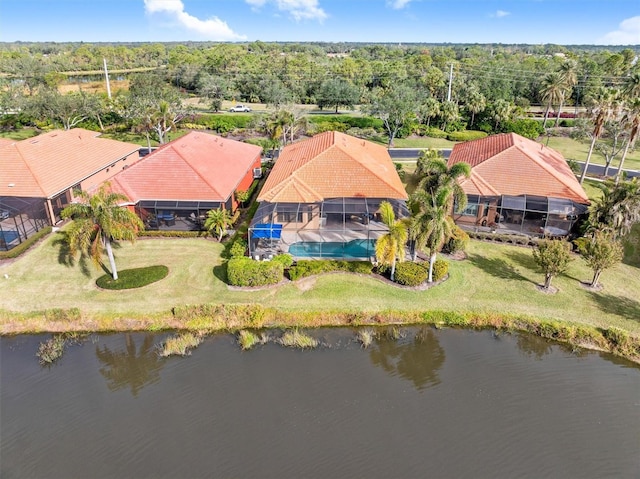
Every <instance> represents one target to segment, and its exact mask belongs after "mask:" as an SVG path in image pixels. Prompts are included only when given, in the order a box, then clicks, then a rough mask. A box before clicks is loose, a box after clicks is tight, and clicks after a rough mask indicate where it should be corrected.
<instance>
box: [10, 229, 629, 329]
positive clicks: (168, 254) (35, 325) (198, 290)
mask: <svg viewBox="0 0 640 479" xmlns="http://www.w3.org/2000/svg"><path fill="white" fill-rule="evenodd" d="M56 240H57V235H55V234H54V235H51V236H50V237H49V238H47V239H46V240H45V241H43V242H42V243H41V244H40V245H38V246H36V247H35V248H33V249H32V250H31V251H29V252H27V253H26V254H25V255H24V256H23V257H21V258H19V259H18V260H15V261H14V262H12V263H4V264H1V265H0V284H1V285H2V287H0V304H2V308H3V309H2V310H0V333H3V334H11V333H18V332H36V331H37V332H41V331H64V330H66V329H75V330H82V329H89V330H96V331H109V330H126V329H154V328H155V329H161V328H176V327H177V328H180V327H184V323H183V322H181V321H178V320H176V318H175V317H174V315H173V314H172V310H173V308H175V307H177V306H180V305H185V304H205V303H216V304H226V305H237V304H248V303H251V304H257V305H260V306H261V307H264V308H270V309H273V310H275V311H279V312H281V313H282V314H285V313H287V314H288V313H291V314H296V315H298V316H300V315H303V316H304V315H306V314H309V315H311V316H312V317H322V315H324V314H334V313H336V312H339V313H341V314H342V313H344V314H379V313H382V312H385V311H400V312H415V311H423V312H424V311H444V312H466V313H469V314H480V315H486V314H489V315H491V314H494V312H496V311H499V312H500V314H502V315H505V316H516V317H519V316H523V317H530V318H541V319H548V320H560V321H568V322H572V323H576V324H583V325H588V326H592V327H595V328H609V327H612V326H614V327H618V328H621V329H622V330H625V331H628V332H629V333H631V334H632V335H634V336H640V301H639V300H638V299H637V292H638V291H640V274H638V268H636V267H634V266H631V265H628V264H619V265H617V266H616V267H614V268H613V269H611V270H607V271H605V272H604V273H603V276H602V283H603V284H604V290H603V291H600V292H593V291H589V290H587V289H585V288H583V287H582V286H581V284H580V282H581V281H586V280H589V279H590V278H591V272H590V270H589V269H588V268H587V266H586V265H585V264H584V262H583V261H582V260H581V259H579V258H577V257H576V259H575V260H574V261H573V262H572V263H571V264H570V267H569V269H568V271H567V273H566V274H565V275H562V276H560V277H559V278H556V279H554V282H553V285H554V286H555V287H557V288H558V289H559V292H558V293H557V294H554V295H547V294H543V293H540V292H538V290H537V288H536V285H537V284H538V283H540V282H542V274H541V273H539V272H538V271H537V269H536V267H535V264H534V262H533V259H532V256H531V251H530V250H529V249H526V248H519V247H515V246H507V245H495V244H490V243H482V242H478V241H472V242H471V244H470V247H469V250H468V259H467V260H465V261H451V266H450V271H449V272H450V279H449V280H448V281H446V282H445V283H443V284H442V285H440V286H438V287H437V288H432V289H429V290H426V291H408V290H403V289H399V288H396V287H394V286H391V285H388V284H385V283H382V282H380V281H378V280H376V279H375V278H373V277H368V276H354V275H350V274H332V275H327V276H319V277H315V278H306V279H304V280H301V281H298V282H291V283H287V284H284V285H281V286H277V287H273V288H267V289H264V290H261V291H231V290H229V289H228V287H227V285H226V283H225V282H224V276H225V271H224V268H223V266H222V259H221V257H220V254H221V253H222V249H223V246H222V245H221V244H219V243H217V242H215V241H211V240H207V239H202V238H185V239H165V238H159V239H144V240H139V241H138V242H137V243H136V244H135V245H130V244H129V243H124V244H121V245H119V246H118V247H117V248H116V250H115V255H116V261H117V263H118V267H119V268H120V269H129V268H139V267H144V266H148V265H152V264H164V265H166V266H167V267H168V268H169V274H168V276H167V277H166V278H165V279H163V280H162V281H158V282H157V283H153V284H150V285H148V286H145V287H144V288H140V289H135V290H123V291H105V290H102V289H100V288H98V287H97V286H96V284H95V281H96V279H97V278H98V277H99V276H101V275H102V274H104V272H103V271H102V270H98V269H96V268H94V266H93V265H92V264H90V263H89V264H82V263H79V262H74V263H70V262H68V261H67V259H66V258H65V257H64V255H63V254H61V250H60V246H59V245H58V244H57V243H56ZM5 275H6V277H5ZM71 308H77V310H78V311H80V312H81V314H80V315H74V316H73V317H71V318H69V319H65V317H64V315H61V317H62V319H60V317H59V316H56V315H51V314H50V317H53V318H54V319H53V320H48V319H47V318H46V315H45V312H46V311H53V310H69V309H71ZM309 311H312V312H313V313H308V312H309ZM322 324H323V323H322V321H320V322H319V323H318V324H317V325H318V326H319V325H322Z"/></svg>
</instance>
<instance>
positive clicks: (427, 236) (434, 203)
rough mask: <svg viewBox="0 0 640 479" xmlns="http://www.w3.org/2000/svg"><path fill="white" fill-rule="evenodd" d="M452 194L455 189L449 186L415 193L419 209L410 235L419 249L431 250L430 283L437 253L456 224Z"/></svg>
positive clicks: (412, 220) (412, 221)
mask: <svg viewBox="0 0 640 479" xmlns="http://www.w3.org/2000/svg"><path fill="white" fill-rule="evenodd" d="M452 196H453V191H452V190H451V189H450V188H448V187H442V188H440V189H438V190H437V191H436V192H434V193H431V192H427V191H425V190H418V191H416V193H414V201H415V202H416V204H418V205H419V209H418V211H417V212H416V213H415V214H414V216H413V217H412V219H411V226H410V227H409V237H410V238H411V239H412V240H414V241H415V246H416V248H417V249H420V250H423V251H424V250H425V249H427V250H428V251H429V278H428V281H429V282H430V283H431V282H432V281H433V265H434V264H435V262H436V255H437V253H439V252H440V251H441V250H442V247H443V246H444V244H445V243H446V242H447V241H448V240H449V238H451V236H453V230H454V227H455V224H454V222H453V218H451V216H450V215H449V213H450V211H451V207H450V204H451V201H452V200H451V198H452Z"/></svg>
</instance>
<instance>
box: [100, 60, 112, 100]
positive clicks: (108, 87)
mask: <svg viewBox="0 0 640 479" xmlns="http://www.w3.org/2000/svg"><path fill="white" fill-rule="evenodd" d="M102 62H103V63H104V76H105V78H106V79H107V96H108V97H109V99H111V85H110V84H109V72H108V71H107V59H106V58H103V59H102Z"/></svg>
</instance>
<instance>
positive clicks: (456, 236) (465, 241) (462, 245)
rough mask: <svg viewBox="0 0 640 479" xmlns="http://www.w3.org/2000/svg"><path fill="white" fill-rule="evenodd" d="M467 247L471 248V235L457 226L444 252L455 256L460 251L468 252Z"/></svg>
mask: <svg viewBox="0 0 640 479" xmlns="http://www.w3.org/2000/svg"><path fill="white" fill-rule="evenodd" d="M467 246H469V235H468V234H467V232H466V231H465V230H463V229H462V228H460V227H459V226H457V225H456V227H455V228H454V229H453V236H452V237H451V238H449V241H447V242H446V243H445V245H444V248H443V251H444V252H445V253H449V254H453V253H457V252H458V251H466V250H467Z"/></svg>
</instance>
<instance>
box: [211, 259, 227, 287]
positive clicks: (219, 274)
mask: <svg viewBox="0 0 640 479" xmlns="http://www.w3.org/2000/svg"><path fill="white" fill-rule="evenodd" d="M213 275H214V276H215V277H216V278H218V279H219V280H220V281H222V282H223V283H224V284H229V278H228V277H227V263H226V262H224V263H222V264H219V265H217V266H214V267H213Z"/></svg>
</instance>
